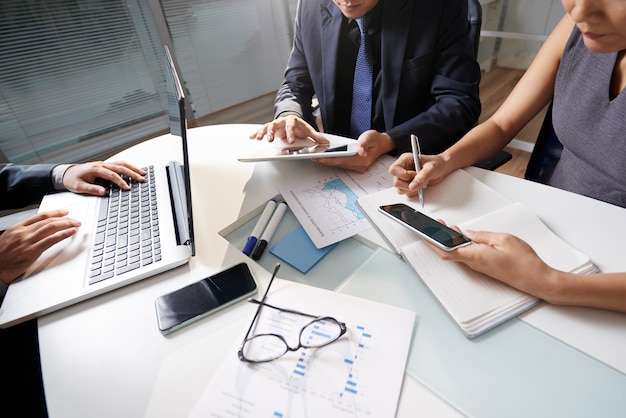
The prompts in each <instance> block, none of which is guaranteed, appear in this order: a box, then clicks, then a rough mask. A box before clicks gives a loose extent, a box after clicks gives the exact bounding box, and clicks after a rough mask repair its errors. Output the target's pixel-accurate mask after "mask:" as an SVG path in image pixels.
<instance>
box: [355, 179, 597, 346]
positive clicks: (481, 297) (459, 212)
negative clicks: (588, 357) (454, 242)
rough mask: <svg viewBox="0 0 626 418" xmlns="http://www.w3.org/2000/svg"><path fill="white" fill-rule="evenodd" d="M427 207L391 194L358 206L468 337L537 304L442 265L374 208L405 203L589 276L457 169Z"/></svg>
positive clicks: (581, 259) (530, 218) (544, 232)
mask: <svg viewBox="0 0 626 418" xmlns="http://www.w3.org/2000/svg"><path fill="white" fill-rule="evenodd" d="M425 201H426V204H425V207H424V209H423V210H422V209H421V206H420V205H419V202H418V201H417V198H407V197H406V196H400V195H398V194H397V193H396V191H395V189H390V190H385V191H382V192H379V193H374V194H370V195H368V196H365V197H363V198H360V199H359V201H358V202H359V205H360V206H361V208H362V209H363V211H364V212H365V213H366V214H367V215H368V217H370V218H371V220H372V222H373V223H375V225H376V226H377V228H378V229H379V230H380V231H381V233H382V234H383V235H385V236H386V238H387V239H388V240H389V242H390V244H391V246H392V247H394V248H395V249H396V251H397V252H398V253H399V254H401V255H402V257H403V258H404V259H405V260H406V261H407V262H408V263H409V264H410V265H411V266H412V267H413V269H414V270H415V271H416V272H417V274H418V275H419V276H420V277H421V278H422V280H424V282H425V283H426V285H427V286H428V287H429V289H430V290H431V292H432V293H433V294H434V296H435V297H436V298H437V299H438V300H439V302H440V303H441V304H442V306H443V307H444V308H445V309H446V310H447V311H448V313H449V314H450V315H451V316H452V317H453V319H454V320H455V321H456V322H457V324H458V325H459V326H460V327H461V329H462V330H463V332H464V333H465V335H466V336H467V337H468V338H473V337H476V336H478V335H480V334H482V333H484V332H485V331H487V330H489V329H491V328H493V327H495V326H496V325H498V324H500V323H502V322H504V321H506V320H508V319H510V318H512V317H514V316H516V315H518V314H519V313H521V312H523V311H526V310H528V309H529V308H530V307H532V306H534V305H535V304H536V303H537V302H538V301H539V300H538V299H537V298H535V297H533V296H530V295H528V294H525V293H523V292H520V291H518V290H517V289H514V288H512V287H510V286H508V285H506V284H504V283H502V282H500V281H497V280H495V279H492V278H490V277H488V276H486V275H484V274H481V273H477V272H475V271H473V270H471V269H469V268H467V267H466V266H464V265H462V264H460V263H453V262H449V261H444V260H441V259H440V258H439V257H438V256H437V255H436V254H435V253H434V251H432V250H431V249H430V248H428V246H427V245H426V244H425V243H424V242H423V241H422V240H421V239H420V238H419V237H418V236H417V234H416V233H414V232H413V231H411V230H410V229H409V228H406V227H404V226H402V225H400V224H399V223H397V222H395V221H394V220H391V219H389V218H387V217H386V216H385V215H383V214H381V213H380V212H379V210H378V207H379V206H381V205H387V204H393V203H406V204H408V205H409V206H411V207H413V208H414V209H416V210H421V211H423V212H424V213H425V214H427V215H429V216H431V217H432V218H435V219H443V220H445V221H446V222H447V223H448V224H456V225H459V227H460V228H461V229H462V230H464V229H473V230H488V231H497V232H508V233H511V234H513V235H516V236H518V237H520V238H521V239H523V240H524V241H526V242H527V243H529V244H530V245H531V247H533V249H534V250H535V251H536V252H537V254H538V255H539V256H540V257H541V258H542V259H543V260H544V261H545V262H546V263H547V264H549V265H550V266H552V267H554V268H556V269H559V270H563V271H569V272H573V273H591V272H594V271H596V270H597V269H596V267H595V266H594V265H593V264H592V263H591V260H590V259H589V257H587V256H586V255H585V254H583V253H581V252H580V251H578V250H576V249H575V248H573V247H571V246H570V245H569V244H567V243H566V242H564V241H563V240H562V239H561V238H559V237H558V236H557V235H555V234H554V233H553V232H552V231H551V230H550V229H549V228H548V227H547V226H546V225H545V224H544V223H543V222H541V220H540V219H539V218H538V217H537V216H536V215H535V214H533V213H532V212H530V210H528V209H527V208H525V207H524V206H523V205H522V204H520V203H511V202H509V201H508V200H507V199H506V198H504V197H503V196H502V195H500V194H499V193H498V192H496V191H495V190H493V189H491V188H490V187H488V186H487V185H485V184H483V183H481V182H480V181H478V180H476V179H475V178H474V177H472V176H471V175H470V174H468V173H466V172H464V171H462V170H458V171H456V172H454V173H452V174H451V175H449V176H448V177H446V179H444V181H443V182H442V183H440V184H439V185H437V186H433V187H429V188H427V189H425Z"/></svg>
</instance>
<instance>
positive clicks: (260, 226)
mask: <svg viewBox="0 0 626 418" xmlns="http://www.w3.org/2000/svg"><path fill="white" fill-rule="evenodd" d="M276 205H277V203H276V199H271V200H270V201H268V202H267V205H265V209H263V213H261V217H260V218H259V220H258V221H257V223H256V225H255V226H254V229H253V230H252V233H251V234H250V236H249V237H248V240H247V241H246V245H245V246H244V247H243V250H242V251H243V253H244V254H245V255H247V256H250V254H252V250H254V247H255V246H256V243H257V241H258V240H259V236H261V233H262V232H263V230H264V229H265V226H266V225H267V223H268V222H269V221H270V218H271V217H272V214H273V213H274V209H276Z"/></svg>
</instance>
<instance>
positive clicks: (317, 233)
mask: <svg viewBox="0 0 626 418" xmlns="http://www.w3.org/2000/svg"><path fill="white" fill-rule="evenodd" d="M392 162H393V158H392V157H391V156H383V157H381V158H379V159H378V160H377V161H376V162H375V163H374V164H373V165H372V166H371V167H370V168H369V169H368V170H367V171H366V172H365V173H357V172H354V171H348V170H340V169H329V170H326V171H324V172H321V173H319V174H316V175H315V176H312V177H308V178H305V179H303V180H299V181H297V182H295V183H285V184H281V185H279V186H278V190H279V192H280V194H281V195H282V196H283V199H285V201H286V202H287V204H288V205H289V208H290V209H291V211H292V212H293V214H294V215H295V216H296V218H298V221H299V222H300V224H301V225H302V227H303V228H304V230H305V231H306V233H307V234H308V235H309V238H311V241H313V243H314V244H315V246H316V247H317V248H324V247H326V246H328V245H331V244H334V243H336V242H339V241H342V240H344V239H346V238H350V237H352V236H354V235H356V234H359V233H361V232H364V231H366V230H368V229H370V228H371V227H372V225H371V224H370V222H369V220H368V219H367V217H366V216H365V215H364V214H363V212H361V210H360V209H359V207H358V205H357V199H358V198H359V197H360V196H365V195H367V194H370V193H374V192H378V191H380V190H385V189H388V188H389V187H391V186H392V184H393V177H392V176H391V175H390V174H389V172H388V168H389V165H390V164H391V163H392Z"/></svg>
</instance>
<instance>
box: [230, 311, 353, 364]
mask: <svg viewBox="0 0 626 418" xmlns="http://www.w3.org/2000/svg"><path fill="white" fill-rule="evenodd" d="M342 333H343V329H342V326H341V325H340V324H339V322H337V321H336V320H335V319H334V318H320V319H318V320H315V321H312V322H310V323H308V324H307V325H305V326H304V327H303V328H302V330H301V331H300V337H299V344H298V346H296V347H289V345H288V344H287V342H286V341H285V339H284V338H283V337H282V336H280V335H276V334H257V335H255V336H253V337H251V338H249V339H248V340H246V341H245V343H244V346H243V349H242V354H243V356H244V357H245V359H246V360H248V361H252V362H264V361H271V360H274V359H277V358H278V357H280V356H282V355H284V354H285V353H287V351H296V350H298V349H299V348H301V347H304V348H318V347H323V346H325V345H328V344H330V343H332V342H333V341H335V340H336V339H337V338H339V337H340V336H341V335H342Z"/></svg>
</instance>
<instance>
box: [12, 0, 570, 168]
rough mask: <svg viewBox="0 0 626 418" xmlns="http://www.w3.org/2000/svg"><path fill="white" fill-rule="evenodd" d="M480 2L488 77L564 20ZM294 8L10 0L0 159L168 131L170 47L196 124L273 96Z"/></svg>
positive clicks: (538, 0) (549, 11)
mask: <svg viewBox="0 0 626 418" xmlns="http://www.w3.org/2000/svg"><path fill="white" fill-rule="evenodd" d="M481 3H482V5H483V27H482V29H483V34H482V35H483V36H482V38H481V45H480V49H479V61H480V64H481V67H482V68H483V70H484V76H483V77H488V76H489V74H492V75H495V76H497V77H492V78H497V79H498V78H501V77H500V76H499V75H498V73H497V72H494V71H509V70H511V71H521V72H523V70H524V69H525V68H526V66H527V65H528V63H529V62H530V60H532V58H533V57H534V54H535V53H536V51H537V49H538V48H539V46H540V45H541V42H542V41H543V39H545V36H546V34H547V33H549V31H550V30H551V29H552V27H553V26H554V24H556V22H557V21H558V19H559V18H560V17H561V16H562V14H563V10H562V6H561V5H560V1H559V0H551V1H545V0H481ZM296 6H297V0H58V1H55V2H50V1H45V0H29V1H23V0H3V1H2V2H0V162H2V161H10V162H14V163H36V162H80V161H86V160H90V159H93V158H101V157H105V156H106V155H107V154H111V153H113V152H116V151H118V150H120V149H122V148H125V147H127V146H129V145H132V144H134V143H136V142H139V141H141V140H144V139H146V138H149V137H153V136H155V135H158V134H160V133H163V132H165V131H166V130H167V119H166V117H165V112H166V104H165V101H164V99H165V83H164V79H165V77H164V73H163V60H162V45H163V44H167V45H169V46H170V47H171V49H172V50H173V52H174V57H175V60H176V64H177V66H178V69H179V72H180V74H181V76H182V78H183V79H184V82H185V88H186V90H187V95H188V100H189V103H188V109H189V114H188V117H189V119H190V121H191V122H192V124H193V122H194V120H196V119H199V118H203V117H205V116H207V115H211V114H214V113H215V112H219V111H221V110H223V109H227V108H231V107H233V106H235V107H236V106H238V105H239V104H240V103H244V102H248V101H250V100H253V99H255V98H257V97H259V96H263V95H265V96H267V95H268V94H271V93H273V92H274V91H276V89H277V88H278V87H279V85H280V82H281V80H282V76H283V71H284V68H285V65H286V62H287V57H288V55H289V51H290V49H291V41H292V38H293V20H294V16H295V10H296ZM502 77H504V76H502ZM490 100H491V99H490ZM494 100H495V99H494ZM492 101H493V100H492ZM493 102H494V103H495V101H493Z"/></svg>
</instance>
